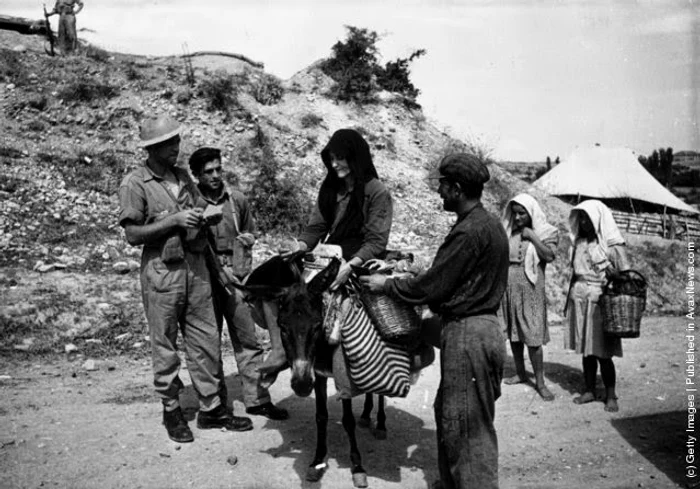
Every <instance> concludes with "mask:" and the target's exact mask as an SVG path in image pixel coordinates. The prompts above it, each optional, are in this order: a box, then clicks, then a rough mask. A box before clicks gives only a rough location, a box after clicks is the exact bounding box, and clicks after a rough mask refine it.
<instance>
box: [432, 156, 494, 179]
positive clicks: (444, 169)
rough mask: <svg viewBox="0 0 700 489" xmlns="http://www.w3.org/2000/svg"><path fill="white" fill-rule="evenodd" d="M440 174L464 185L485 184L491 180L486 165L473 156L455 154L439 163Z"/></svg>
mask: <svg viewBox="0 0 700 489" xmlns="http://www.w3.org/2000/svg"><path fill="white" fill-rule="evenodd" d="M439 170H440V174H441V175H442V176H443V177H445V178H449V179H450V180H453V181H455V182H457V183H461V184H464V185H474V184H481V185H483V184H485V183H486V182H488V181H489V178H491V175H490V174H489V170H488V168H486V165H485V164H484V163H483V162H482V161H481V159H479V158H478V157H476V156H474V155H470V154H467V153H455V154H451V155H447V156H445V157H444V158H443V159H442V161H441V162H440V168H439Z"/></svg>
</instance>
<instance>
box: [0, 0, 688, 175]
mask: <svg viewBox="0 0 700 489" xmlns="http://www.w3.org/2000/svg"><path fill="white" fill-rule="evenodd" d="M51 2H52V0H48V5H49V6H50V5H51ZM84 2H85V9H84V10H83V12H81V14H79V16H78V27H79V28H86V29H88V30H87V31H83V32H80V33H79V35H80V36H82V37H83V38H85V39H86V40H88V41H90V42H92V43H95V44H97V45H99V46H101V47H103V48H105V49H108V50H114V51H120V52H126V53H135V54H151V55H163V54H181V53H182V52H183V47H182V46H183V43H186V44H187V49H188V50H189V51H190V52H194V51H199V50H218V51H229V52H235V53H241V54H244V55H246V56H248V57H249V58H252V59H254V60H256V61H261V62H263V63H264V64H265V69H266V71H268V72H270V73H272V74H274V75H277V76H279V77H281V78H288V77H290V76H292V75H293V74H294V73H295V72H297V71H299V70H301V69H303V68H305V67H306V66H308V65H309V64H311V63H312V62H314V61H316V60H318V59H320V58H323V57H327V56H329V55H330V48H331V46H332V45H333V44H334V43H335V42H337V41H339V40H343V39H344V38H345V35H346V30H345V27H344V26H346V25H352V26H356V27H363V28H368V29H371V30H374V31H376V32H378V33H379V34H380V35H381V40H380V41H379V43H378V47H379V50H380V53H381V54H382V61H383V62H386V61H390V60H392V59H395V58H396V57H408V56H409V55H410V54H411V52H413V51H414V50H416V49H419V48H422V49H426V50H427V54H426V55H425V56H423V57H421V58H419V59H418V60H416V61H415V62H414V63H413V64H412V65H411V72H412V76H411V79H412V81H413V83H414V85H416V87H418V88H419V89H420V90H421V94H420V96H419V99H418V102H419V103H420V104H421V105H422V106H423V109H424V112H425V114H426V116H428V118H429V119H430V120H431V121H432V122H434V123H436V124H437V125H438V126H439V127H441V128H445V129H447V130H449V131H450V132H451V133H452V134H454V135H455V136H457V137H460V138H462V139H465V140H468V141H470V142H472V143H475V144H479V145H481V146H482V147H484V148H486V149H488V150H491V151H492V155H493V156H494V157H495V158H496V159H499V160H508V161H543V160H544V159H545V158H546V157H547V156H550V157H551V158H552V159H554V158H556V157H557V156H559V157H560V158H561V159H562V160H565V159H566V157H567V156H568V155H569V154H570V153H571V152H572V151H573V150H574V149H575V148H577V147H587V146H591V145H593V144H596V143H598V144H601V145H603V146H610V147H627V148H630V149H632V150H633V151H635V152H636V153H637V154H644V155H646V154H650V153H651V151H652V150H653V149H655V148H659V147H664V148H666V147H672V148H673V149H674V150H676V151H680V150H696V151H700V0H647V1H642V0H639V1H635V0H624V1H623V0H608V1H597V0H572V1H546V0H505V1H503V0H501V1H486V0H474V1H466V0H453V1H450V0H404V1H400V0H384V1H381V0H353V1H347V0H342V1H340V0H301V1H300V0H267V1H265V0H197V1H192V0H187V1H185V0H84ZM41 6H42V2H41V0H0V13H2V14H7V15H18V16H22V17H30V18H40V16H41Z"/></svg>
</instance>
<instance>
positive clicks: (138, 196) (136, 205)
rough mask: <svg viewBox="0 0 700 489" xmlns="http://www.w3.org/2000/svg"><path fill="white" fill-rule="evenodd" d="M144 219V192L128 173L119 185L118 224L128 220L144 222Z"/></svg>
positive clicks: (137, 222)
mask: <svg viewBox="0 0 700 489" xmlns="http://www.w3.org/2000/svg"><path fill="white" fill-rule="evenodd" d="M145 220H146V193H145V192H144V189H143V187H142V186H140V185H138V184H137V183H136V181H135V179H134V178H133V177H132V176H131V175H128V176H127V177H125V178H124V180H123V181H122V184H121V186H120V187H119V225H120V226H122V227H125V226H126V224H127V223H128V222H132V223H134V224H139V225H141V224H144V222H145Z"/></svg>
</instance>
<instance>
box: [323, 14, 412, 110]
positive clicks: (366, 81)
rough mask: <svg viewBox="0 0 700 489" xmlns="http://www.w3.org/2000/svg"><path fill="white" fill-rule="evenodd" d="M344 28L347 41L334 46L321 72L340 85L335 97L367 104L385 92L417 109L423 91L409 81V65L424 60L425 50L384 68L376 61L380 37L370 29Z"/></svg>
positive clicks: (391, 62) (389, 63)
mask: <svg viewBox="0 0 700 489" xmlns="http://www.w3.org/2000/svg"><path fill="white" fill-rule="evenodd" d="M345 27H346V29H347V30H348V35H347V39H346V41H345V42H342V41H339V42H337V43H336V44H335V45H333V47H332V48H331V49H332V52H333V55H332V56H331V57H330V58H329V59H327V60H326V61H325V62H323V63H322V64H321V70H322V71H323V72H324V73H325V74H327V75H328V76H330V77H331V78H332V79H333V80H335V82H336V83H337V85H336V86H335V88H334V91H333V94H334V96H335V97H336V98H337V99H339V100H356V101H360V102H368V101H371V100H373V96H374V94H375V92H376V91H377V90H379V89H383V90H388V91H390V92H395V93H398V94H400V95H402V96H404V97H405V99H406V100H407V101H408V105H409V106H418V104H416V102H415V101H416V98H417V97H418V94H419V93H420V91H419V90H418V89H417V88H416V87H415V86H414V85H413V83H411V81H410V78H409V76H410V70H409V65H410V63H411V62H413V61H414V60H415V59H417V58H419V57H421V56H423V55H424V54H425V53H426V51H425V49H418V50H416V51H414V52H413V53H412V54H411V55H410V56H409V57H408V58H397V59H396V60H394V61H389V62H388V63H386V65H385V66H381V65H380V64H379V63H378V61H377V59H378V57H379V51H378V49H377V41H378V40H379V35H378V34H377V33H376V32H374V31H370V30H368V29H361V28H357V27H353V26H345Z"/></svg>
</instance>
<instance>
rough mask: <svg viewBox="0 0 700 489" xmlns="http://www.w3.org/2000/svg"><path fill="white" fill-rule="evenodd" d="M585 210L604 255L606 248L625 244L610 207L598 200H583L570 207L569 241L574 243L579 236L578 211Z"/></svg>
mask: <svg viewBox="0 0 700 489" xmlns="http://www.w3.org/2000/svg"><path fill="white" fill-rule="evenodd" d="M581 212H585V213H586V214H587V215H588V218H589V219H590V220H591V223H592V224H593V229H594V230H595V234H596V238H597V239H598V244H599V245H600V246H601V247H602V248H603V249H604V251H605V253H606V255H607V251H608V248H609V247H611V246H615V245H622V244H625V240H624V238H623V237H622V234H621V233H620V230H619V229H618V228H617V224H616V223H615V219H614V218H613V215H612V212H610V209H608V207H607V206H606V205H605V204H603V203H602V202H601V201H599V200H585V201H583V202H581V203H580V204H579V205H577V206H576V207H574V208H573V209H571V213H570V214H569V229H570V233H571V234H570V236H571V242H572V243H575V242H576V239H578V237H579V218H580V215H581V214H580V213H581Z"/></svg>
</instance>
